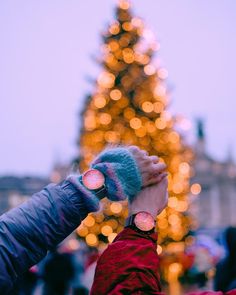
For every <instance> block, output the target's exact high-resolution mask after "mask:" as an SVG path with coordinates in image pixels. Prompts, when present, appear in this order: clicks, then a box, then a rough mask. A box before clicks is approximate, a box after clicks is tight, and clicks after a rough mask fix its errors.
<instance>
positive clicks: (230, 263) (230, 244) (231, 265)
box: [214, 227, 236, 292]
mask: <svg viewBox="0 0 236 295" xmlns="http://www.w3.org/2000/svg"><path fill="white" fill-rule="evenodd" d="M225 242H226V247H227V252H228V253H227V256H226V257H225V258H224V259H223V260H221V261H220V262H219V263H218V265H217V266H216V276H215V282H214V285H215V286H214V287H215V290H217V291H218V290H220V291H224V292H226V291H229V290H231V289H234V288H236V227H229V228H227V229H226V231H225Z"/></svg>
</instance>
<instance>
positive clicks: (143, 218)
mask: <svg viewBox="0 0 236 295" xmlns="http://www.w3.org/2000/svg"><path fill="white" fill-rule="evenodd" d="M134 223H135V225H136V226H137V228H139V229H140V230H142V231H150V230H152V229H153V228H154V227H155V221H154V219H153V217H152V215H151V214H149V213H147V212H139V213H137V214H136V216H135V218H134Z"/></svg>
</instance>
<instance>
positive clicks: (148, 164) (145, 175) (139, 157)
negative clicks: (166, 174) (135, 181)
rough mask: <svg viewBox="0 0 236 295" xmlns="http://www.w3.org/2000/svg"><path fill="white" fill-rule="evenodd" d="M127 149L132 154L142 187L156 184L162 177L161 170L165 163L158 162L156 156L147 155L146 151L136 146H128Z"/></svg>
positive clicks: (163, 168)
mask: <svg viewBox="0 0 236 295" xmlns="http://www.w3.org/2000/svg"><path fill="white" fill-rule="evenodd" d="M128 150H129V151H130V152H131V154H132V155H133V157H134V159H135V161H136V164H137V166H138V168H139V171H140V174H141V177H142V187H146V186H150V185H152V184H156V183H158V182H160V181H161V179H162V174H161V173H162V172H163V171H164V170H165V169H166V164H165V163H161V162H159V158H158V157H157V156H148V153H147V152H146V151H144V150H141V149H140V148H139V147H137V146H134V145H132V146H129V147H128Z"/></svg>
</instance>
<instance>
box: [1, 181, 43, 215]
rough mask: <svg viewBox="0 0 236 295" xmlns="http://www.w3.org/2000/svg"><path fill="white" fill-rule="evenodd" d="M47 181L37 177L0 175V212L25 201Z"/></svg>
mask: <svg viewBox="0 0 236 295" xmlns="http://www.w3.org/2000/svg"><path fill="white" fill-rule="evenodd" d="M48 183H49V180H48V179H44V178H39V177H16V176H4V177H0V214H2V213H4V212H5V211H7V210H9V209H11V208H13V207H15V206H17V205H19V204H20V203H22V202H24V201H26V200H27V199H28V198H30V197H31V196H32V195H33V194H34V193H35V192H38V191H40V190H41V189H42V188H43V187H45V186H46V185H47V184H48Z"/></svg>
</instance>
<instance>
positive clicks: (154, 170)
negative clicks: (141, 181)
mask: <svg viewBox="0 0 236 295" xmlns="http://www.w3.org/2000/svg"><path fill="white" fill-rule="evenodd" d="M166 167H167V166H166V164H165V163H157V164H154V163H151V164H149V165H146V166H145V167H143V172H149V174H150V175H153V174H159V173H160V172H162V171H163V170H165V169H166Z"/></svg>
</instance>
